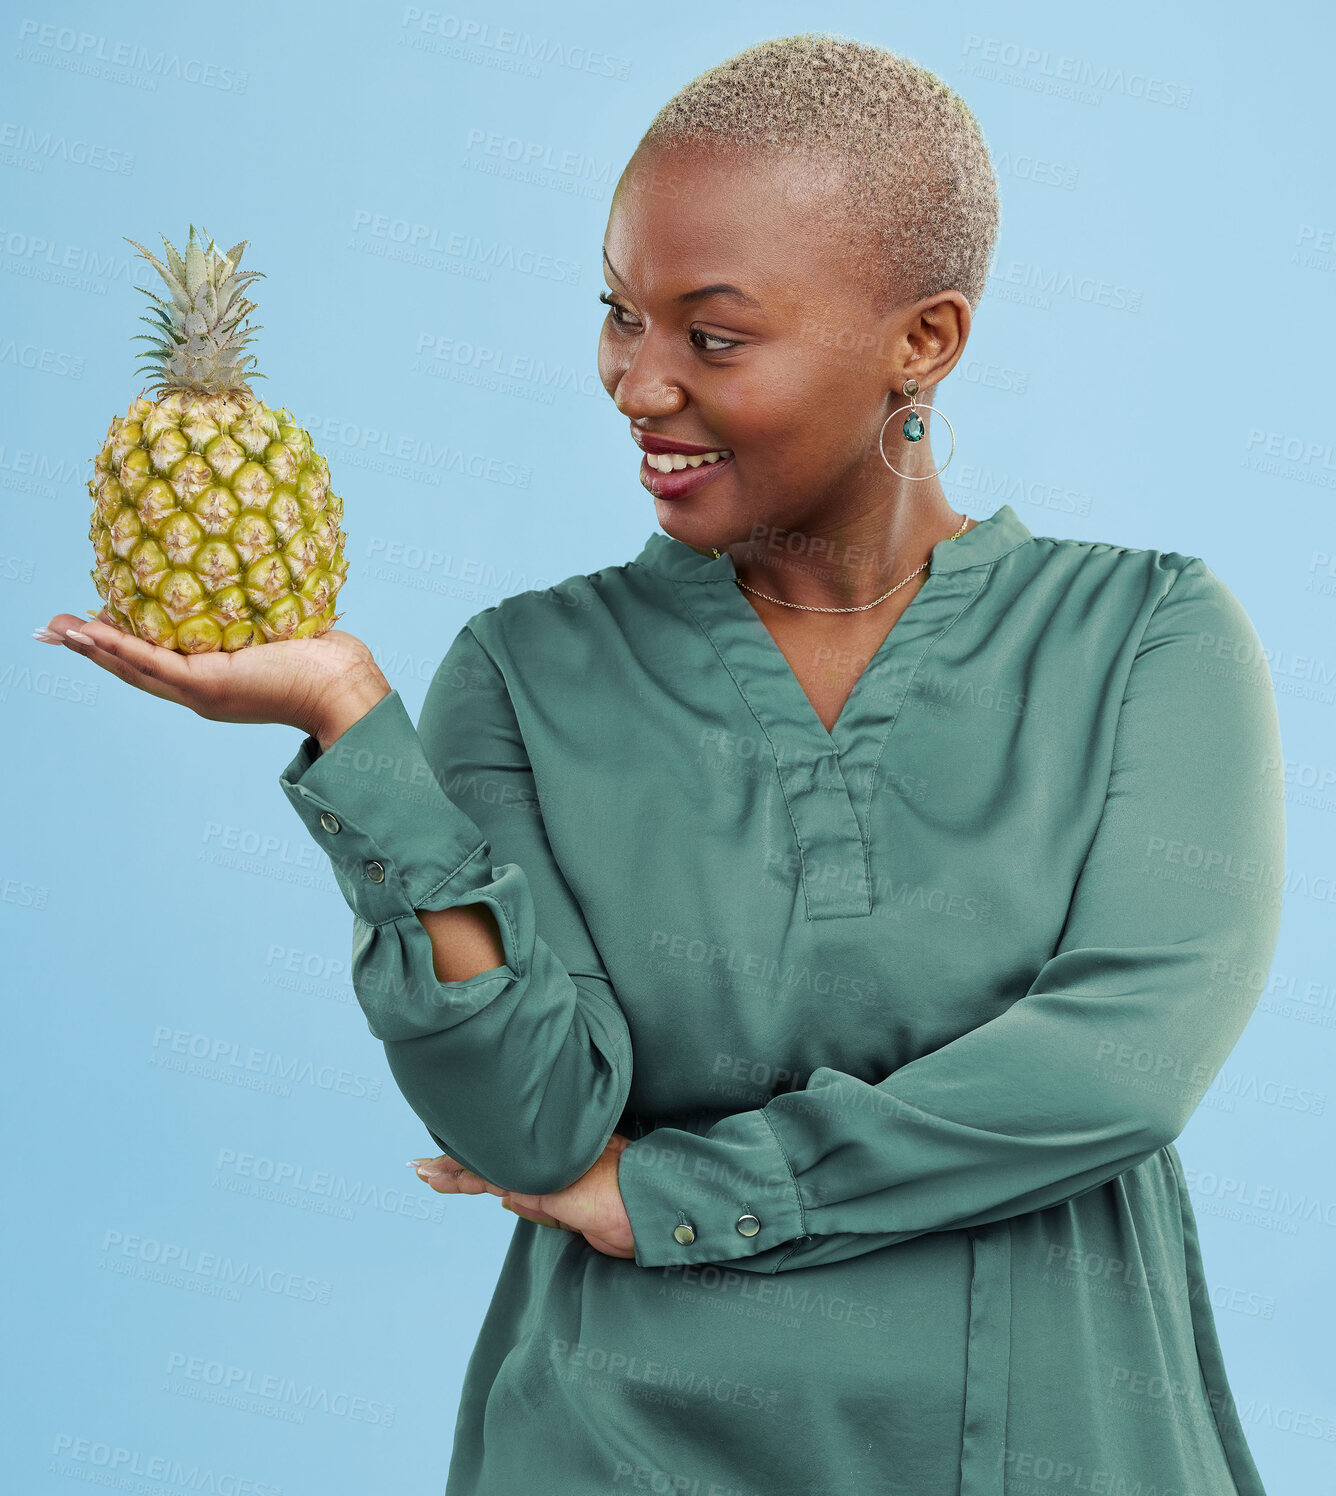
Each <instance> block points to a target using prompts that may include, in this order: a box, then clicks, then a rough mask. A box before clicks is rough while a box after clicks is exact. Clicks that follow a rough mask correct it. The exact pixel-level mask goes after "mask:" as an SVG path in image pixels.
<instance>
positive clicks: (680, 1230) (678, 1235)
mask: <svg viewBox="0 0 1336 1496" xmlns="http://www.w3.org/2000/svg"><path fill="white" fill-rule="evenodd" d="M673 1240H674V1241H676V1242H681V1244H682V1245H683V1246H684V1247H689V1246H690V1245H691V1243H692V1242H693V1241H695V1240H696V1233H695V1231H694V1230H693V1229H692V1228H691V1227H690V1226H674V1227H673Z"/></svg>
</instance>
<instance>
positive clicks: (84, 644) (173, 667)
mask: <svg viewBox="0 0 1336 1496" xmlns="http://www.w3.org/2000/svg"><path fill="white" fill-rule="evenodd" d="M65 617H66V615H65V614H61V615H60V617H59V618H56V619H53V620H52V623H51V627H52V628H53V630H55V631H56V632H63V633H64V636H65V639H66V642H67V643H68V645H69V647H70V648H71V649H73V650H75V651H76V652H77V653H79V654H81V655H85V656H86V657H87V658H88V659H91V660H92V661H93V662H94V663H95V664H98V665H101V666H102V668H103V669H104V670H108V671H110V672H111V674H112V675H115V676H117V677H118V678H119V679H121V680H123V681H125V682H126V684H127V685H131V686H137V687H138V688H139V689H140V690H141V691H148V692H149V693H150V694H152V695H154V696H161V697H163V698H164V699H165V700H167V701H174V702H176V703H178V704H182V694H183V692H185V691H187V690H188V689H189V688H190V686H191V684H192V675H191V670H190V666H189V663H188V661H189V659H190V658H191V657H190V656H189V655H183V654H180V653H178V652H177V651H176V650H174V649H164V648H163V646H162V645H160V644H150V643H149V642H148V641H147V640H145V639H136V638H135V636H134V635H133V634H127V633H123V632H122V631H121V630H120V629H118V628H116V627H115V625H114V624H109V623H104V622H102V621H101V619H100V618H99V619H97V620H92V619H90V620H88V621H87V622H79V623H77V624H76V625H75V626H74V631H73V633H71V631H70V630H71V626H70V625H65V626H64V627H63V629H62V624H63V622H64V619H65Z"/></svg>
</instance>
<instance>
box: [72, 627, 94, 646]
mask: <svg viewBox="0 0 1336 1496" xmlns="http://www.w3.org/2000/svg"><path fill="white" fill-rule="evenodd" d="M65 637H66V638H67V639H77V640H78V641H79V643H80V644H92V643H93V642H94V641H93V640H92V639H91V638H90V637H89V636H88V635H87V634H81V633H80V632H79V630H78V629H66V630H65Z"/></svg>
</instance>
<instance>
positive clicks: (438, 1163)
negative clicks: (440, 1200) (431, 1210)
mask: <svg viewBox="0 0 1336 1496" xmlns="http://www.w3.org/2000/svg"><path fill="white" fill-rule="evenodd" d="M410 1162H411V1163H412V1164H413V1165H414V1166H415V1167H416V1168H417V1173H418V1178H419V1179H422V1180H424V1181H425V1182H426V1183H427V1184H429V1185H430V1186H431V1187H432V1189H434V1190H435V1191H436V1193H437V1194H438V1195H481V1194H484V1193H485V1194H489V1195H504V1194H505V1191H504V1190H503V1189H502V1188H501V1186H500V1185H499V1184H491V1183H489V1182H488V1181H487V1180H486V1179H484V1178H483V1177H482V1176H481V1175H480V1174H475V1173H474V1172H473V1170H472V1169H466V1168H465V1167H464V1165H463V1164H461V1163H460V1162H459V1160H458V1159H455V1158H451V1157H450V1155H449V1154H448V1153H443V1154H441V1156H440V1157H439V1158H415V1159H412V1160H411V1161H410Z"/></svg>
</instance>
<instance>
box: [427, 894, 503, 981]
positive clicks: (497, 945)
mask: <svg viewBox="0 0 1336 1496" xmlns="http://www.w3.org/2000/svg"><path fill="white" fill-rule="evenodd" d="M413 913H414V914H416V915H417V917H418V920H419V921H420V923H421V925H422V928H423V929H424V930H426V932H427V934H428V935H430V936H431V958H432V967H433V969H434V970H435V972H436V980H437V981H438V982H466V981H468V979H469V978H470V977H476V976H477V975H478V974H479V973H480V972H484V971H491V970H492V969H493V968H494V967H497V966H504V965H505V964H506V952H505V947H504V946H503V945H502V944H501V929H500V926H499V925H498V924H497V922H496V915H495V914H493V913H492V911H491V909H490V908H489V907H488V905H486V904H483V903H477V904H458V905H456V906H455V907H454V908H453V909H415V910H414V911H413Z"/></svg>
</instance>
